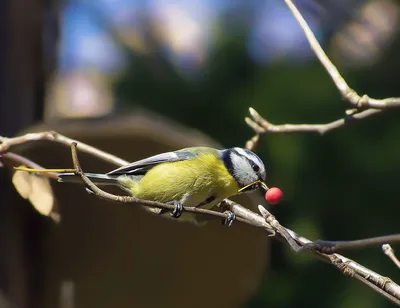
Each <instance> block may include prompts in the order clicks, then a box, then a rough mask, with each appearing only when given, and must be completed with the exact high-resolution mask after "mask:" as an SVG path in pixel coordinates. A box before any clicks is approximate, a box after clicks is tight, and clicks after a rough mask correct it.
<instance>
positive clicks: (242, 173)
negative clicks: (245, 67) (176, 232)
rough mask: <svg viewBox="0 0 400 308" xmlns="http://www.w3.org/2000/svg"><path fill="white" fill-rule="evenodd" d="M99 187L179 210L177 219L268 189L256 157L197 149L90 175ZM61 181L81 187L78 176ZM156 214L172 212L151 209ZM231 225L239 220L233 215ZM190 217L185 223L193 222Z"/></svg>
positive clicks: (247, 153) (241, 151)
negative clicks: (192, 209)
mask: <svg viewBox="0 0 400 308" xmlns="http://www.w3.org/2000/svg"><path fill="white" fill-rule="evenodd" d="M85 174H86V176H87V177H89V178H90V179H91V180H92V181H93V182H94V183H95V184H97V185H117V186H119V187H120V188H122V189H123V190H125V191H127V192H128V193H129V194H130V195H132V196H134V197H136V198H139V199H144V200H152V201H158V202H163V203H171V204H174V205H175V209H174V210H173V211H172V213H171V216H172V217H175V218H178V217H180V216H181V214H182V209H183V206H185V207H200V208H205V209H211V208H213V207H214V206H215V205H217V204H219V203H220V202H221V201H222V200H224V199H225V198H228V197H231V196H233V195H236V194H240V193H245V192H249V191H253V190H256V189H258V188H264V189H265V190H268V187H267V185H266V184H265V183H264V182H265V177H266V173H265V167H264V163H263V162H262V160H261V159H260V158H259V157H258V156H257V155H256V154H254V153H253V152H251V151H249V150H246V149H242V148H237V147H235V148H230V149H224V150H217V149H214V148H209V147H192V148H185V149H182V150H178V151H174V152H167V153H163V154H158V155H155V156H151V157H148V158H145V159H142V160H139V161H136V162H133V163H130V164H128V165H125V166H122V167H120V168H118V169H115V170H113V171H111V172H108V173H107V174H98V173H85ZM58 177H59V181H60V182H80V181H81V180H80V178H79V176H77V175H76V174H75V173H60V174H59V175H58ZM146 208H147V209H149V210H151V211H152V212H153V213H157V214H163V213H166V212H167V211H166V210H163V209H158V208H149V207H146ZM229 214H230V215H228V219H227V224H228V225H230V224H231V223H232V221H233V220H234V219H235V217H234V215H233V213H229ZM193 218H195V217H194V214H191V213H184V214H183V215H182V218H181V219H180V220H192V221H193V220H194V221H195V220H196V219H193Z"/></svg>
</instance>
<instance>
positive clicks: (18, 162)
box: [0, 144, 58, 180]
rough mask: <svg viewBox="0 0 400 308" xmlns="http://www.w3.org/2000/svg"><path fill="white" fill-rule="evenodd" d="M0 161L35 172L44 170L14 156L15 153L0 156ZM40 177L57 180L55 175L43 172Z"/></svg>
mask: <svg viewBox="0 0 400 308" xmlns="http://www.w3.org/2000/svg"><path fill="white" fill-rule="evenodd" d="M0 146H1V144H0ZM0 159H2V160H4V161H6V162H7V163H10V164H11V165H12V166H15V165H18V166H19V165H23V166H25V167H29V168H32V169H37V170H40V169H44V168H43V167H42V166H40V165H38V164H36V163H35V162H33V161H31V160H30V159H28V158H26V157H23V156H21V155H18V154H15V153H11V152H9V153H4V154H2V155H1V156H0ZM47 170H48V169H47ZM41 175H43V176H45V177H48V178H51V179H54V180H57V179H58V177H57V174H56V173H54V172H43V173H42V174H41Z"/></svg>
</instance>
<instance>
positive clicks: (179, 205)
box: [170, 201, 183, 218]
mask: <svg viewBox="0 0 400 308" xmlns="http://www.w3.org/2000/svg"><path fill="white" fill-rule="evenodd" d="M171 203H172V204H173V205H175V208H174V209H173V210H172V212H171V214H170V215H171V216H172V217H174V218H179V217H181V215H182V212H183V205H182V203H180V202H178V201H172V202H171Z"/></svg>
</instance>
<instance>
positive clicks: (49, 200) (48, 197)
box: [12, 171, 60, 222]
mask: <svg viewBox="0 0 400 308" xmlns="http://www.w3.org/2000/svg"><path fill="white" fill-rule="evenodd" d="M12 182H13V184H14V186H15V189H16V190H17V191H18V193H19V194H20V195H21V197H23V198H24V199H28V200H29V201H30V202H31V204H32V205H33V207H34V208H35V209H36V210H37V211H38V212H39V213H40V214H42V215H45V216H49V217H51V218H52V219H53V220H54V221H56V222H58V221H59V219H60V216H59V214H58V213H57V212H56V211H55V208H54V207H55V200H54V193H53V189H52V188H51V185H50V181H49V179H47V178H45V177H43V176H37V175H36V174H34V173H29V172H26V171H16V172H15V174H14V176H13V179H12Z"/></svg>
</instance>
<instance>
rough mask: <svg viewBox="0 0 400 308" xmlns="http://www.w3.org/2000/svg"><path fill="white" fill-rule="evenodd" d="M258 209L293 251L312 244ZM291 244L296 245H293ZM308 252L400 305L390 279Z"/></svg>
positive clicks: (334, 256)
mask: <svg viewBox="0 0 400 308" xmlns="http://www.w3.org/2000/svg"><path fill="white" fill-rule="evenodd" d="M258 209H259V211H260V212H261V214H262V215H263V216H264V218H265V220H266V221H267V222H268V223H269V224H270V225H271V227H272V228H273V229H274V230H275V231H276V233H278V234H280V235H281V238H284V239H285V240H286V242H287V243H288V244H289V246H290V247H291V248H292V249H293V250H295V251H298V252H300V251H305V250H307V248H308V247H310V245H312V244H313V243H312V242H311V241H310V240H308V239H306V238H304V237H302V236H299V235H298V234H296V233H295V232H293V231H292V230H290V229H287V228H285V227H283V226H282V225H281V224H280V223H279V222H278V221H277V220H276V218H275V217H274V216H273V215H271V214H270V213H269V212H268V211H267V210H266V209H265V208H264V207H263V206H261V205H259V206H258ZM293 242H295V243H296V244H295V245H293ZM310 252H313V253H314V254H315V255H316V256H318V257H320V258H322V259H324V260H325V261H327V262H329V263H331V264H332V265H333V266H335V267H336V268H337V269H339V270H340V272H341V273H342V274H343V275H345V276H348V277H351V278H355V279H357V280H359V281H360V282H362V283H364V284H365V285H367V286H368V287H370V288H372V289H373V290H375V291H377V292H378V293H379V294H381V295H382V296H384V297H386V298H387V299H389V300H391V301H392V302H393V303H396V304H397V305H400V286H399V285H397V284H396V283H394V282H393V281H392V280H391V279H389V278H387V277H384V276H382V275H380V274H378V273H375V272H373V271H371V270H370V269H368V268H366V267H364V266H362V265H360V264H358V263H357V262H355V261H353V260H351V259H348V258H346V257H344V256H342V255H339V254H336V253H335V254H331V255H327V254H324V253H321V252H318V251H316V250H310Z"/></svg>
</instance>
